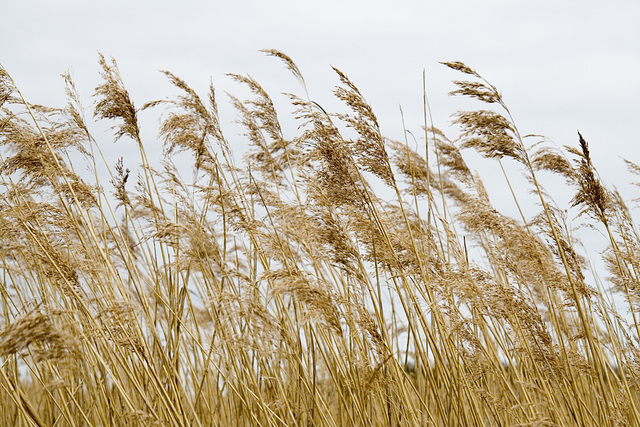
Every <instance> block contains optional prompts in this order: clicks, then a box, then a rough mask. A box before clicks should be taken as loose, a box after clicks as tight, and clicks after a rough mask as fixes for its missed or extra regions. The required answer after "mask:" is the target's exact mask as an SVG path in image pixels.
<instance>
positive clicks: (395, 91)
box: [0, 0, 640, 197]
mask: <svg viewBox="0 0 640 427" xmlns="http://www.w3.org/2000/svg"><path fill="white" fill-rule="evenodd" d="M0 16H1V19H0V40H2V44H1V45H0V63H1V64H2V65H3V66H4V67H5V68H6V69H7V70H8V71H9V73H10V74H11V75H12V76H13V78H14V79H15V81H16V82H17V84H18V85H19V87H20V88H21V90H22V91H23V93H24V95H25V96H26V97H27V99H28V100H29V101H31V102H34V103H41V104H45V105H52V106H56V105H63V103H64V102H65V100H64V85H63V81H62V79H61V78H60V77H59V75H60V73H62V72H64V71H66V70H70V71H71V72H72V74H73V75H74V77H75V79H76V81H77V83H78V87H79V89H80V92H81V95H82V97H83V99H84V101H85V103H86V104H87V105H90V104H91V102H92V99H91V98H90V95H91V94H92V92H93V88H94V87H95V86H96V85H97V84H98V83H99V81H100V80H99V76H98V72H99V67H98V64H97V51H100V52H102V53H103V54H104V55H105V56H107V57H109V56H113V57H115V58H116V59H117V61H118V64H119V67H120V70H121V73H122V75H123V79H124V81H125V84H126V85H127V88H128V89H129V91H130V93H131V95H132V97H133V100H134V103H135V104H136V106H138V107H140V106H142V104H143V103H145V102H147V101H150V100H153V99H158V98H164V97H166V96H169V95H171V94H173V93H174V92H173V91H172V90H171V88H170V87H169V85H168V84H167V83H166V80H165V78H164V77H163V76H162V75H161V74H160V73H159V72H158V70H160V69H168V70H170V71H172V72H174V73H175V74H177V75H178V76H180V77H181V78H183V79H184V80H186V81H187V83H189V84H190V85H192V86H193V87H194V88H195V89H196V90H198V91H199V92H200V93H201V94H202V95H204V94H205V91H206V88H207V86H208V84H209V81H210V79H212V80H213V83H214V85H215V86H216V88H217V89H218V94H219V95H220V96H223V93H224V91H225V90H228V91H231V92H232V93H238V90H239V87H238V86H237V85H236V84H234V83H232V82H231V81H230V79H229V78H228V77H226V76H225V73H240V74H245V73H248V74H251V75H252V76H253V77H254V78H256V79H257V80H258V81H259V82H260V83H261V84H263V85H264V87H265V88H266V89H267V90H268V91H269V92H270V94H272V95H273V96H274V98H278V94H279V93H280V92H297V93H299V94H302V93H303V92H302V91H301V89H300V87H299V86H298V84H297V82H296V81H295V79H294V78H293V77H292V76H291V75H290V74H289V72H288V71H287V70H286V69H285V68H284V67H283V66H282V64H281V63H280V62H279V61H278V60H276V59H275V58H268V57H266V56H265V55H264V54H262V53H260V52H258V50H259V49H265V48H274V49H278V50H281V51H283V52H285V53H287V54H288V55H289V56H291V57H292V58H293V59H294V61H296V63H297V64H298V66H299V67H300V69H301V71H302V73H303V74H304V76H305V79H306V81H307V85H308V87H309V91H310V95H311V98H312V99H314V100H317V101H318V102H319V103H320V104H322V105H328V106H329V108H328V109H331V108H332V105H335V101H333V98H332V94H331V90H332V89H333V87H334V86H335V85H336V83H337V79H336V77H335V75H334V74H333V72H332V71H331V69H330V65H334V66H336V67H338V68H340V69H341V70H342V71H344V72H345V73H346V74H347V75H348V76H349V77H350V78H351V80H352V81H353V82H354V83H355V84H356V85H357V86H358V87H359V88H360V90H361V92H362V93H363V94H364V96H365V97H366V98H367V100H368V101H369V103H370V104H371V105H372V106H373V109H374V111H375V112H376V113H377V115H378V117H379V120H380V122H381V125H382V128H383V132H384V133H385V135H386V136H389V137H391V138H394V139H401V138H402V125H401V120H400V114H399V108H398V107H399V105H401V106H402V108H403V110H404V113H405V122H406V125H407V128H408V129H409V130H411V131H412V132H413V133H414V134H416V135H417V134H419V133H420V126H421V125H422V119H421V117H422V70H423V69H426V72H427V79H428V81H427V86H428V95H429V98H430V103H431V108H432V111H433V114H434V119H435V125H436V126H437V127H440V128H441V129H443V130H444V131H445V132H446V133H447V134H448V135H450V136H455V135H456V130H455V129H452V128H450V124H449V121H450V115H451V114H452V113H454V112H455V111H456V110H459V109H465V108H468V107H469V104H468V103H465V102H464V101H463V100H462V99H460V98H451V97H448V96H447V95H446V94H447V92H449V91H450V90H452V89H453V85H452V83H451V80H452V79H456V78H460V77H461V76H460V75H459V74H458V73H455V72H453V71H451V70H448V69H446V68H445V67H444V66H442V65H440V64H439V63H438V62H439V61H449V60H460V61H463V62H465V63H467V65H469V66H471V67H472V68H474V69H476V70H477V71H479V72H480V73H481V74H482V75H484V76H485V77H486V78H487V79H488V80H489V81H491V82H492V83H493V84H494V85H496V86H497V87H498V88H499V89H500V90H501V91H502V93H503V95H504V98H505V99H506V101H507V103H508V105H509V106H510V108H511V111H512V113H513V115H514V117H515V120H516V122H517V123H518V125H519V128H520V131H521V133H523V134H527V133H537V134H543V135H545V136H547V137H549V138H550V139H551V140H553V141H554V142H555V143H556V144H558V145H560V146H561V145H565V144H571V145H575V144H576V143H577V135H576V131H577V130H580V131H581V132H582V134H583V135H584V136H585V138H586V139H587V141H589V142H590V144H591V150H592V153H593V157H594V160H595V163H596V166H597V167H598V169H599V170H600V173H601V175H602V176H603V178H604V180H605V182H607V183H609V184H621V183H624V182H628V181H629V180H630V179H631V177H630V176H629V175H628V174H627V173H626V171H625V170H624V164H623V162H622V160H620V157H625V158H628V159H630V160H632V161H634V162H636V163H640V132H638V129H637V125H638V124H639V123H640V79H639V78H638V76H639V75H640V73H639V70H640V1H638V0H604V1H589V0H580V1H574V0H568V1H561V0H538V1H518V0H510V1H509V0H482V1H478V0H447V1H444V0H442V1H434V0H422V1H420V0H395V1H391V0H387V1H378V0H371V1H364V0H322V1H314V2H308V1H302V0H298V1H293V0H278V1H267V0H261V1H260V0H251V1H242V0H227V1H216V0H213V1H193V0H186V1H167V0H155V1H136V0H110V1H102V2H95V1H89V0H56V1H45V0H43V1H35V0H0ZM240 94H242V93H241V92H240ZM282 99H284V97H282ZM220 102H221V103H222V102H223V100H221V101H220ZM223 119H224V117H223ZM227 120H228V121H230V122H231V121H233V120H234V117H227ZM153 132H155V130H154V131H153ZM153 132H152V133H151V134H149V136H150V138H155V134H154V133H153ZM227 136H228V137H230V136H233V135H227ZM105 139H107V141H105V144H109V143H111V139H110V137H105ZM230 139H232V138H230ZM111 147H113V148H112V149H113V150H120V149H121V148H119V147H118V146H117V145H114V146H111ZM473 166H474V165H472V167H473ZM618 177H619V180H618ZM630 196H632V197H639V196H640V194H637V192H636V193H635V194H634V193H631V194H630Z"/></svg>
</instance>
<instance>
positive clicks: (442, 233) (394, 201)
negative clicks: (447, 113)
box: [0, 50, 640, 426]
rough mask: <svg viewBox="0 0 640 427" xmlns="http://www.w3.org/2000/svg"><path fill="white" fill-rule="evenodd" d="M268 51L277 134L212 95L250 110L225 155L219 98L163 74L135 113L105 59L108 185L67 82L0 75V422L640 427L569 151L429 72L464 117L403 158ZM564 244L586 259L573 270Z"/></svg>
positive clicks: (363, 108)
mask: <svg viewBox="0 0 640 427" xmlns="http://www.w3.org/2000/svg"><path fill="white" fill-rule="evenodd" d="M265 53H266V54H267V55H269V56H273V57H275V58H276V59H279V60H281V61H283V62H284V64H285V67H286V68H287V69H288V70H289V71H290V72H292V73H293V74H294V76H295V77H296V78H297V79H298V81H299V82H300V85H301V94H300V95H295V94H290V95H289V100H290V102H291V105H292V106H293V108H294V110H295V112H294V114H293V116H292V117H287V118H286V121H287V122H289V123H291V122H293V123H295V124H296V125H298V130H297V131H296V132H293V134H292V135H289V134H288V132H285V131H284V130H283V128H284V126H283V125H282V123H281V119H280V117H279V115H278V111H277V110H276V107H275V104H274V102H273V100H272V99H271V98H270V96H269V94H268V93H267V92H266V91H265V90H264V89H263V87H262V86H261V85H260V84H259V83H258V82H257V81H256V80H254V79H253V78H251V77H249V76H242V75H235V74H232V75H230V78H231V79H233V80H235V81H236V82H238V83H239V84H240V85H242V86H245V87H246V89H248V92H247V93H249V94H250V97H249V99H240V98H238V97H236V96H234V95H229V99H230V102H231V105H232V106H233V107H234V108H235V110H236V111H237V114H238V118H239V119H238V120H239V123H241V125H242V126H243V128H244V129H245V131H246V132H245V134H244V135H242V136H236V135H233V136H232V137H230V136H228V135H227V134H226V133H225V131H224V129H222V126H221V120H220V118H219V115H218V100H217V97H216V92H215V90H214V87H213V86H211V87H210V90H209V92H208V93H207V94H206V95H205V96H201V95H199V94H198V93H196V91H194V90H193V89H192V88H191V87H189V86H188V84H187V83H186V82H184V81H183V80H182V79H180V78H179V77H177V76H175V75H174V74H172V73H170V72H168V71H165V72H164V74H165V76H166V77H167V80H168V83H169V84H170V85H171V86H173V88H174V90H175V91H176V93H177V95H175V96H174V97H173V98H165V99H163V100H160V101H151V102H148V103H146V104H144V105H143V106H142V107H140V108H138V107H136V106H135V105H134V102H133V100H132V99H131V97H130V95H129V93H128V91H127V89H126V86H125V85H124V83H123V78H122V76H121V75H120V73H119V71H118V67H117V64H116V62H115V60H113V59H107V58H105V57H103V56H102V55H100V56H99V65H100V67H101V70H102V72H101V83H100V84H99V85H98V86H97V88H96V90H95V94H94V100H95V102H94V104H93V114H94V118H95V119H97V120H107V121H109V123H111V124H112V125H113V127H112V130H113V133H114V136H115V138H116V140H117V144H123V145H124V144H134V148H135V149H136V150H137V153H138V158H137V159H135V161H134V160H132V159H126V161H125V160H124V159H123V158H120V159H119V160H118V161H117V162H116V163H115V164H108V163H107V162H106V160H104V159H105V157H106V156H105V155H104V154H103V150H106V148H105V145H103V142H102V141H98V139H97V138H95V137H94V136H93V135H94V134H93V133H92V131H91V130H90V129H91V128H92V127H93V123H91V122H90V121H89V120H88V119H87V118H86V117H84V115H83V112H84V111H85V108H84V106H83V105H82V104H81V97H80V95H79V94H78V91H77V90H76V88H75V85H74V83H73V79H72V78H71V76H69V75H64V82H65V84H66V87H67V95H68V103H67V104H66V106H65V107H63V108H50V107H44V106H41V105H37V104H32V103H30V102H29V101H27V100H25V99H24V97H23V96H22V94H21V92H20V91H19V88H18V87H16V85H15V83H14V81H13V80H12V78H11V77H10V75H9V74H8V72H7V71H6V70H5V69H4V68H1V67H0V108H1V113H0V144H1V145H2V148H1V149H0V154H1V157H0V188H1V191H0V271H1V277H2V284H3V286H2V287H1V289H2V291H1V292H0V319H1V322H2V324H1V325H0V363H1V364H2V369H1V370H0V402H2V404H1V405H0V420H2V424H3V425H16V426H31V425H37V426H48V425H69V426H84V425H122V426H129V425H130V426H138V425H158V426H208V425H224V426H227V425H229V426H233V425H263V426H291V425H307V426H310V425H322V426H325V425H327V426H331V425H335V426H343V425H394V426H414V425H421V426H422V425H424V426H427V425H433V426H470V425H478V426H479V425H499V426H516V425H519V426H525V425H536V426H543V425H549V426H552V425H576V426H609V425H610V426H621V425H629V426H631V425H640V411H639V409H638V405H639V404H640V390H639V385H640V369H639V368H638V367H639V366H640V347H639V345H638V340H639V339H640V325H639V320H638V318H637V312H638V310H639V308H640V281H639V277H640V236H639V235H638V232H637V230H636V228H635V224H634V220H633V216H632V214H631V211H630V209H629V208H628V206H627V205H626V204H625V201H624V198H623V197H622V196H621V195H620V194H619V193H618V192H616V191H611V190H610V189H608V188H607V187H606V186H605V185H604V184H603V182H602V180H601V178H600V176H599V175H598V172H597V171H596V168H595V165H594V159H592V157H591V153H590V151H589V145H588V143H587V141H586V140H585V138H584V137H583V136H582V135H577V138H576V141H577V143H576V145H575V146H570V147H565V149H564V150H559V149H556V148H553V147H550V146H546V145H545V144H539V143H536V144H529V138H528V137H526V136H522V135H521V134H520V132H519V130H518V127H517V126H516V123H515V121H514V118H513V117H512V116H511V113H510V111H509V109H508V107H507V105H506V104H505V102H504V100H503V98H502V96H501V94H500V92H499V91H498V90H497V89H496V87H495V86H493V85H492V84H491V83H489V82H488V81H487V80H485V79H484V78H483V77H482V76H481V75H480V74H479V73H478V72H476V71H475V70H473V69H471V68H470V67H468V66H467V65H465V64H463V63H461V62H448V63H444V65H445V66H447V67H450V68H452V69H454V70H456V71H458V72H459V73H460V74H461V76H462V78H463V79H465V80H460V81H455V85H456V90H455V91H454V92H452V94H454V95H458V96H465V97H470V98H473V99H476V100H477V102H478V103H479V108H478V109H477V110H475V111H466V112H459V113H457V115H456V116H455V117H456V119H455V123H456V125H457V127H458V129H459V132H458V136H457V137H455V138H449V137H447V136H446V134H445V133H444V132H442V131H441V130H439V129H436V128H434V127H433V125H432V124H431V123H427V122H426V117H427V112H426V103H425V114H424V116H425V123H423V125H424V128H425V138H424V146H423V147H421V148H419V149H415V147H411V146H410V145H409V144H408V143H407V142H406V141H405V142H398V141H392V140H389V139H388V138H385V137H384V136H383V135H382V133H381V131H380V126H379V122H378V118H377V117H376V115H375V114H374V112H373V108H372V107H371V106H370V105H369V104H368V103H367V101H366V99H365V97H364V95H363V94H362V93H361V92H360V91H359V89H358V88H357V86H356V85H355V84H354V83H353V82H352V81H351V80H350V79H349V78H348V77H347V75H346V74H345V73H344V72H342V71H340V70H338V69H335V68H334V71H335V73H336V77H337V81H338V86H337V87H336V89H335V90H334V93H335V96H336V97H337V99H339V100H340V101H341V102H342V103H343V104H344V109H343V110H342V111H338V112H327V111H326V110H325V109H324V108H322V107H321V106H320V105H319V104H318V103H316V102H314V101H313V100H312V99H311V98H310V96H309V94H308V92H307V88H306V86H305V81H304V78H303V76H302V73H301V72H300V69H299V68H298V67H297V65H296V64H295V63H294V62H293V60H292V59H291V58H290V57H289V56H287V55H285V54H284V53H282V52H279V51H276V50H268V51H265ZM424 96H425V99H426V93H425V94H424ZM153 114H156V116H159V117H160V119H161V121H160V124H159V128H158V135H159V139H160V140H161V142H162V144H163V148H164V149H163V152H162V160H161V162H159V163H158V162H156V161H155V160H150V156H149V155H148V150H151V149H150V148H149V147H151V146H155V145H157V144H154V141H145V140H144V138H143V137H142V135H141V130H140V129H141V124H140V117H141V116H142V115H145V116H148V115H153ZM239 139H240V140H241V141H242V143H243V144H245V145H246V147H247V148H246V150H244V151H245V153H244V156H242V157H241V158H238V157H236V155H234V153H233V152H232V148H231V147H234V146H235V147H237V146H238V145H239V142H238V141H239ZM107 143H109V144H111V141H107ZM154 150H156V151H157V149H156V148H154ZM469 150H473V151H475V152H477V153H478V154H480V155H481V156H482V157H485V158H487V159H488V160H489V161H495V162H497V163H498V164H499V165H500V166H502V165H503V162H512V163H513V164H515V165H517V167H518V168H519V170H520V172H521V173H522V174H524V176H525V177H526V183H527V185H528V187H527V188H523V187H521V186H517V185H515V184H514V185H512V183H513V178H512V177H510V176H509V175H508V174H507V173H506V172H505V178H506V180H507V183H508V184H509V186H510V188H511V189H512V197H513V199H514V201H515V203H516V204H517V206H518V208H519V209H520V217H519V218H511V217H509V216H508V215H506V214H504V213H501V212H500V211H499V210H498V209H497V208H496V207H495V206H494V205H493V204H492V202H491V200H490V198H489V195H488V194H489V193H488V192H487V189H486V188H485V186H484V184H483V181H482V178H481V176H480V175H479V174H477V173H474V172H473V168H472V166H471V165H468V164H467V163H466V161H465V151H469ZM185 159H189V167H188V168H187V169H190V170H185V167H184V163H185ZM105 163H107V164H105ZM627 164H628V165H629V168H630V171H631V173H634V174H638V171H640V167H639V166H637V165H635V164H633V163H631V162H627ZM87 165H88V168H89V169H90V170H89V172H87V171H86V167H87ZM105 168H106V169H105ZM80 169H82V170H83V172H82V173H79V172H78V170H80ZM105 170H106V173H105V172H104V171H105ZM502 170H503V171H504V170H505V169H504V168H503V169H502ZM186 176H190V177H191V179H190V180H188V179H187V180H185V179H184V178H183V177H186ZM543 176H544V179H542V178H541V177H543ZM549 177H551V179H554V180H558V181H559V184H558V186H560V187H562V188H565V191H571V192H573V193H575V196H574V197H573V198H572V200H571V201H570V203H569V206H558V205H557V204H556V203H555V201H554V199H553V198H552V196H551V195H550V193H549V192H548V191H547V189H545V187H544V186H543V185H542V181H545V182H546V181H549ZM525 192H530V193H532V194H534V196H535V198H536V202H535V203H534V204H533V205H532V206H528V205H527V203H528V202H527V201H529V200H531V199H530V198H529V197H527V198H524V197H523V194H524V193H525ZM567 212H570V215H569V216H568V215H567ZM571 218H572V219H571ZM576 223H579V224H580V225H581V226H584V225H587V226H589V227H592V228H595V229H597V230H599V231H600V232H601V234H602V235H603V236H606V239H608V242H607V245H608V247H607V248H606V250H604V251H594V252H591V253H586V254H585V253H584V251H583V245H582V243H581V242H580V241H578V240H577V239H576V238H575V236H574V233H573V229H574V227H575V226H576ZM585 255H588V256H590V257H594V256H601V257H602V266H604V268H606V271H593V270H592V267H591V266H590V265H589V264H588V263H587V262H586V260H585ZM603 274H604V275H606V280H602V281H601V280H599V279H598V278H599V277H602V275H603ZM592 277H594V278H596V279H591V278H592Z"/></svg>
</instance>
